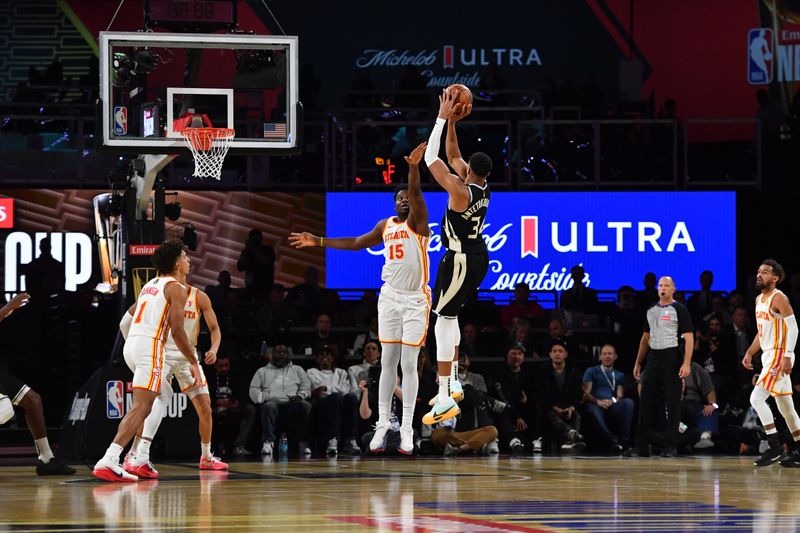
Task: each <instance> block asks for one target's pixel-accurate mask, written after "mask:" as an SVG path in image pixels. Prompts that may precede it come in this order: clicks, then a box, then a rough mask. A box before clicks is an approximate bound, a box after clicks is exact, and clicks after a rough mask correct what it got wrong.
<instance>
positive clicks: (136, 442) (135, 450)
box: [128, 435, 142, 457]
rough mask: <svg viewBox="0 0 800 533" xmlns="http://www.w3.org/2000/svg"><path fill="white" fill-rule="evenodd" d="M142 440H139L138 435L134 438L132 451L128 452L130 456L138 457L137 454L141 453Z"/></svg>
mask: <svg viewBox="0 0 800 533" xmlns="http://www.w3.org/2000/svg"><path fill="white" fill-rule="evenodd" d="M141 442H142V439H140V438H139V436H138V435H137V436H136V437H133V444H131V449H130V450H129V451H128V455H129V456H131V457H136V454H137V453H139V444H141Z"/></svg>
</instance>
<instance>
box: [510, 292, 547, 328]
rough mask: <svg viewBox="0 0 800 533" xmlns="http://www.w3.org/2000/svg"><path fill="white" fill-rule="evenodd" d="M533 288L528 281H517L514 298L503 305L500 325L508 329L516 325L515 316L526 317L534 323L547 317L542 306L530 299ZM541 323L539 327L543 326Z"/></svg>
mask: <svg viewBox="0 0 800 533" xmlns="http://www.w3.org/2000/svg"><path fill="white" fill-rule="evenodd" d="M530 295H531V288H530V287H529V286H528V284H527V283H517V285H516V286H515V287H514V299H513V300H511V303H510V304H508V305H507V306H505V307H503V311H502V313H501V314H500V326H501V327H502V328H503V329H504V330H506V331H508V330H510V329H511V327H512V326H513V325H514V319H515V318H526V319H528V320H529V321H532V322H533V323H539V322H543V321H544V320H545V318H546V317H547V313H545V311H544V309H542V306H541V305H539V304H538V303H536V302H532V301H530V299H529V298H530ZM543 325H544V324H543V323H539V327H541V326H543Z"/></svg>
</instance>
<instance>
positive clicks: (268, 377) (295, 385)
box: [250, 344, 311, 456]
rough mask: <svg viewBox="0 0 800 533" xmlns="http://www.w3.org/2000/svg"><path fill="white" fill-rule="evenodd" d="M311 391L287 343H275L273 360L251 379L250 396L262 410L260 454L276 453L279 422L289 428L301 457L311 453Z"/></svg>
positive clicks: (288, 433)
mask: <svg viewBox="0 0 800 533" xmlns="http://www.w3.org/2000/svg"><path fill="white" fill-rule="evenodd" d="M310 394H311V382H310V381H309V380H308V376H307V375H306V372H305V370H303V369H302V368H301V367H299V366H295V365H293V364H292V362H291V361H289V350H287V349H286V346H284V345H282V344H281V345H278V346H276V347H275V349H274V350H272V360H271V361H270V362H269V363H267V365H266V366H263V367H261V368H259V369H258V370H257V371H256V373H255V375H254V376H253V380H252V381H251V382H250V399H251V400H252V401H253V403H254V404H256V405H257V406H258V408H259V411H260V413H261V425H262V431H263V433H262V443H263V444H262V447H261V455H272V454H273V449H274V443H275V437H276V435H275V430H276V427H277V425H278V424H280V425H281V426H282V427H284V428H286V433H287V435H288V438H289V440H290V441H293V442H295V443H296V444H297V448H298V450H299V453H300V455H301V456H308V455H311V449H310V448H309V447H308V437H307V427H308V414H309V413H310V412H311V404H310V403H308V398H309V396H310Z"/></svg>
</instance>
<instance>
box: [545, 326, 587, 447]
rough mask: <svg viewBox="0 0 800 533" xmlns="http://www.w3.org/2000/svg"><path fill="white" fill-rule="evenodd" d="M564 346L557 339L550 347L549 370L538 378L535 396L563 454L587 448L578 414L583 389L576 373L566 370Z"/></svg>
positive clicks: (575, 371)
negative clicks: (537, 397) (537, 395)
mask: <svg viewBox="0 0 800 533" xmlns="http://www.w3.org/2000/svg"><path fill="white" fill-rule="evenodd" d="M568 356H569V352H568V351H567V344H566V343H565V342H564V341H563V340H561V339H556V340H554V341H553V342H552V344H551V346H550V361H551V362H552V364H551V367H550V368H549V369H548V371H546V372H543V373H542V374H541V375H539V376H537V377H538V380H537V381H538V382H537V388H536V390H537V392H538V394H539V401H540V402H541V406H542V414H543V416H544V420H545V421H546V422H547V424H548V425H549V429H550V430H551V431H552V434H553V437H554V438H555V440H556V443H557V444H558V445H559V446H560V447H561V450H562V451H565V452H566V451H568V452H579V451H581V450H583V449H584V448H585V447H586V443H585V442H584V441H583V435H581V434H580V428H581V416H580V414H579V413H578V407H580V404H581V399H582V398H583V387H582V383H581V378H580V375H579V374H578V372H577V370H575V369H572V368H568V367H567V357H568Z"/></svg>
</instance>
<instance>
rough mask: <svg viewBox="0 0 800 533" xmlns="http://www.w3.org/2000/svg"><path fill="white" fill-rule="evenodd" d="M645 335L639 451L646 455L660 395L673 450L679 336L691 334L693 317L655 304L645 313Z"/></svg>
mask: <svg viewBox="0 0 800 533" xmlns="http://www.w3.org/2000/svg"><path fill="white" fill-rule="evenodd" d="M644 331H645V332H646V333H649V334H650V341H649V343H648V344H649V347H650V351H649V352H648V353H647V359H646V360H645V362H646V366H645V369H644V371H643V372H642V375H641V385H642V391H641V397H640V401H639V429H638V438H637V443H638V447H639V450H640V452H646V450H647V445H648V444H649V433H650V431H651V430H652V429H653V425H654V421H655V420H656V416H663V411H661V410H660V409H659V408H660V405H661V404H660V402H659V400H660V399H661V398H662V396H661V394H659V393H660V392H662V391H663V398H664V401H665V403H666V406H667V417H668V418H667V430H666V432H665V434H664V441H665V445H666V447H667V448H673V449H674V448H675V444H676V443H677V440H678V424H680V420H681V378H680V377H678V371H679V370H680V368H681V364H682V363H683V339H682V336H683V334H684V333H692V332H693V331H694V329H693V328H692V317H691V315H690V314H689V310H688V309H686V307H685V306H683V305H682V304H680V303H678V302H672V303H671V304H669V305H660V304H655V305H654V306H652V307H651V308H650V309H648V310H647V317H646V320H645V324H644Z"/></svg>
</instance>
